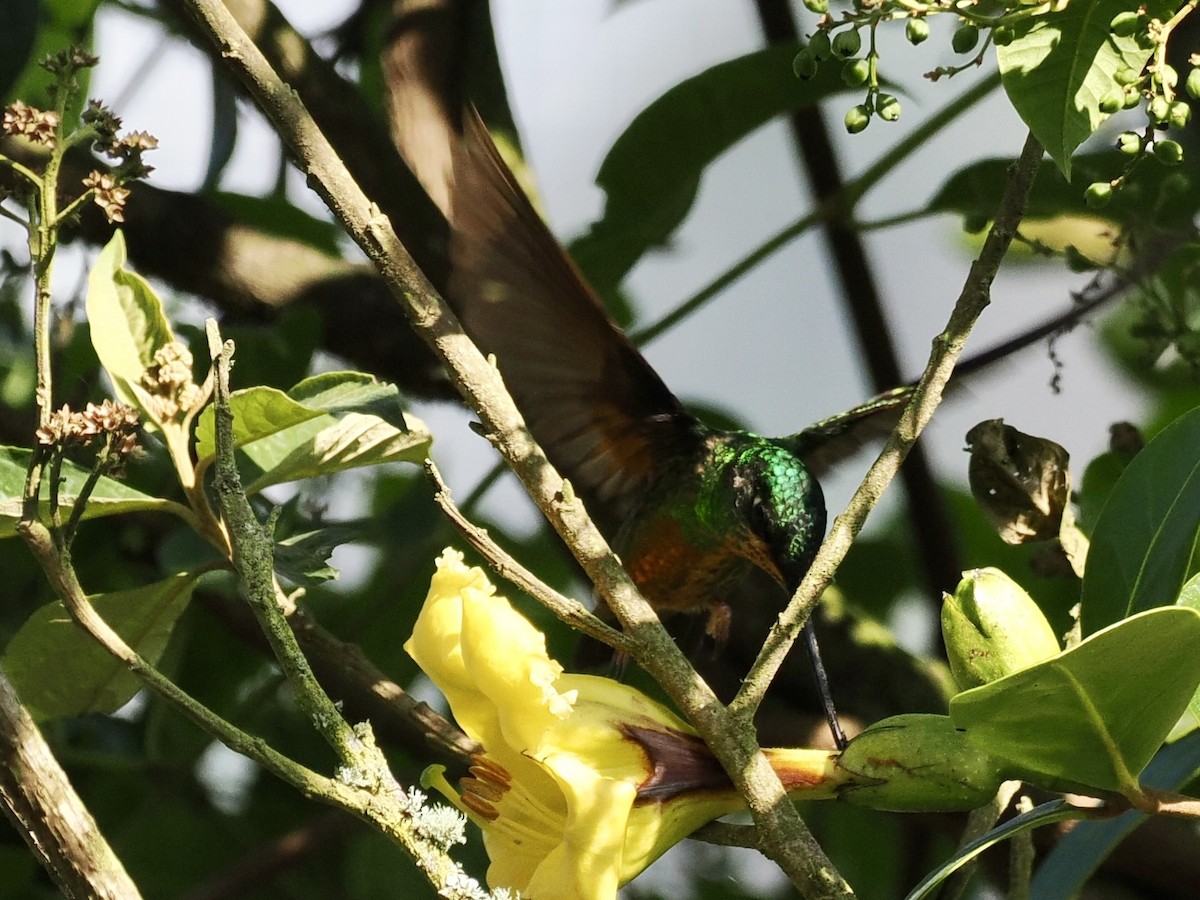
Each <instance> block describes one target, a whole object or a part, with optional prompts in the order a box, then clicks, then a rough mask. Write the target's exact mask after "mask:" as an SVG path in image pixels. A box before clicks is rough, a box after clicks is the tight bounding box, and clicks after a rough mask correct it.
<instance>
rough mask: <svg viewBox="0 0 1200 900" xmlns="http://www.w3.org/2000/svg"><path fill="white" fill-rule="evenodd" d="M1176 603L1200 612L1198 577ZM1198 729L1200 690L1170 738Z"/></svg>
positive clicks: (1190, 581) (1190, 583) (1188, 585)
mask: <svg viewBox="0 0 1200 900" xmlns="http://www.w3.org/2000/svg"><path fill="white" fill-rule="evenodd" d="M1176 602H1177V604H1178V605H1179V606H1186V607H1187V608H1188V609H1194V610H1196V612H1200V575H1193V576H1192V577H1191V578H1190V579H1188V582H1187V584H1185V585H1184V586H1183V589H1182V590H1181V591H1180V592H1179V599H1178V600H1177V601H1176ZM1198 728H1200V690H1197V691H1196V693H1195V694H1193V695H1192V699H1191V700H1189V701H1188V708H1187V712H1186V713H1184V715H1183V716H1182V717H1180V720H1179V722H1178V723H1177V724H1176V725H1175V729H1174V730H1173V731H1172V732H1171V737H1172V738H1173V739H1178V738H1181V737H1183V736H1184V735H1185V734H1191V733H1192V732H1193V731H1195V730H1196V729H1198Z"/></svg>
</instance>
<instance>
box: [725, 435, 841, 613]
mask: <svg viewBox="0 0 1200 900" xmlns="http://www.w3.org/2000/svg"><path fill="white" fill-rule="evenodd" d="M730 470H731V474H732V481H731V486H732V489H733V498H734V508H735V510H736V511H737V514H738V517H739V518H740V519H741V520H742V521H743V523H744V524H745V526H746V527H747V529H748V530H749V531H750V533H751V534H752V535H753V536H755V537H757V538H758V539H759V540H760V541H761V542H762V545H763V547H764V549H765V551H766V555H767V557H768V560H769V562H770V563H771V564H773V565H774V566H775V568H777V569H778V573H779V576H780V577H781V578H782V580H783V584H784V587H785V588H787V589H788V591H789V592H791V591H795V590H796V588H797V587H798V586H799V585H800V581H801V579H803V578H804V574H805V572H807V571H808V567H809V566H810V565H811V564H812V561H813V556H814V555H815V554H816V552H817V547H818V546H820V543H821V539H822V538H824V536H825V495H824V494H823V493H822V491H821V485H820V484H819V483H818V482H817V479H816V477H815V476H814V475H813V474H812V473H811V472H810V471H809V470H808V467H807V466H806V465H805V464H804V463H803V461H801V459H800V458H799V457H798V456H796V455H795V454H794V453H792V451H790V450H788V449H787V448H786V447H784V446H782V445H781V444H779V443H776V442H775V441H771V440H767V439H763V438H759V439H758V440H756V441H754V443H753V444H752V445H751V446H749V447H746V448H744V449H742V450H741V451H740V452H738V453H737V454H736V456H735V458H734V459H733V462H732V464H731V466H730Z"/></svg>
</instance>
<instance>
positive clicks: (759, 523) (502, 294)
mask: <svg viewBox="0 0 1200 900" xmlns="http://www.w3.org/2000/svg"><path fill="white" fill-rule="evenodd" d="M449 218H450V247H449V257H450V273H449V278H448V282H447V288H446V294H447V300H448V302H449V303H450V305H451V307H452V308H453V310H454V312H455V314H456V315H457V316H458V317H459V319H460V320H461V322H462V325H463V327H464V329H465V330H466V332H467V333H468V334H469V335H470V336H471V338H472V339H473V340H474V341H475V343H476V344H477V345H478V347H479V349H480V350H481V351H482V352H484V353H485V354H491V355H493V356H494V358H495V362H496V366H497V368H498V369H499V371H500V373H501V375H502V377H503V378H504V382H505V384H506V386H507V387H508V390H509V392H510V393H511V394H512V397H513V399H514V400H515V401H516V404H517V406H518V408H519V409H520V410H521V412H522V414H523V416H524V418H525V422H526V425H527V426H528V428H529V430H530V432H531V433H532V435H533V437H534V438H535V439H536V440H537V442H538V443H539V444H540V445H541V447H542V449H543V450H544V451H545V453H546V456H547V457H548V458H549V460H550V462H551V463H552V464H553V465H554V467H555V468H556V469H557V470H558V471H559V473H560V474H562V476H563V477H564V478H566V479H567V480H568V481H570V483H571V486H572V488H573V489H574V491H575V493H576V494H577V495H578V496H579V497H580V498H581V499H582V500H583V503H584V506H585V507H586V508H587V510H588V513H589V514H590V515H591V517H592V519H593V521H594V522H595V523H596V525H597V527H598V528H599V529H600V531H601V533H602V534H604V536H605V537H606V538H607V539H608V541H609V543H610V545H611V546H612V548H613V550H614V551H615V552H616V553H617V554H618V556H619V557H620V558H621V560H622V562H623V564H624V566H625V568H626V570H627V571H628V572H629V575H630V577H631V578H632V579H633V581H634V583H635V584H636V585H637V586H638V588H639V590H640V591H641V593H642V594H643V596H645V598H646V599H647V601H649V603H650V604H651V605H652V606H653V607H654V608H655V609H656V610H657V611H659V612H663V613H693V614H703V615H706V616H707V623H706V629H705V630H706V632H707V633H708V634H709V635H710V636H711V637H712V638H713V640H714V641H715V642H716V644H717V645H718V646H719V645H720V644H721V643H722V642H723V641H724V639H725V637H726V635H727V633H728V630H729V623H730V621H731V617H732V615H733V614H734V610H732V609H731V608H730V604H729V602H728V598H729V597H731V596H735V589H736V587H737V585H738V584H739V582H741V581H743V580H745V579H746V577H747V573H748V570H751V569H759V570H762V571H763V572H765V573H767V575H769V576H770V578H771V580H773V581H774V582H775V583H776V584H777V585H778V586H779V592H780V595H781V596H780V598H779V605H780V606H782V604H783V602H784V597H783V593H784V592H786V595H787V596H790V595H791V594H793V593H794V592H795V591H796V589H797V588H798V587H799V585H800V581H801V579H803V577H804V575H805V573H806V572H807V571H808V568H809V566H810V565H811V563H812V560H813V557H814V555H815V554H816V551H817V548H818V546H819V545H820V543H821V541H822V539H823V538H824V535H825V527H826V509H825V499H824V495H823V494H822V491H821V485H820V483H819V482H818V480H817V477H816V476H815V475H814V472H813V468H812V466H811V465H810V463H811V462H812V460H811V459H808V457H809V456H810V455H812V454H816V453H817V452H818V451H819V450H820V448H821V447H822V446H824V445H825V444H826V442H827V441H828V440H829V439H831V438H833V437H835V436H837V435H841V434H844V433H845V432H846V431H847V430H848V429H849V428H850V427H851V426H852V425H853V424H854V423H856V422H858V421H860V420H862V419H864V418H866V417H867V416H869V415H872V414H873V413H874V412H876V411H878V410H880V409H882V408H890V407H895V406H898V405H900V404H901V403H902V402H903V399H904V397H902V396H901V393H900V392H892V394H891V395H881V397H880V398H879V399H878V400H876V401H874V402H872V403H868V404H866V405H864V406H863V407H858V408H856V409H855V410H852V411H851V412H850V413H846V414H842V415H840V416H837V417H834V418H833V419H828V420H825V421H823V422H821V423H818V424H817V425H814V426H812V427H810V428H808V429H805V430H804V431H802V432H800V433H798V434H796V435H792V436H789V437H781V438H770V437H762V436H759V435H757V434H752V433H750V432H747V431H728V430H718V429H716V428H711V427H709V426H707V425H705V424H704V423H702V422H701V421H700V420H699V419H698V418H696V417H695V416H694V415H692V414H691V413H689V412H688V411H687V410H686V409H685V408H684V406H683V405H682V404H681V403H680V401H679V400H678V399H677V398H676V397H675V395H674V394H672V393H671V391H670V390H669V389H668V388H667V386H666V385H665V384H664V383H663V381H662V379H661V378H660V377H659V375H658V373H657V372H655V371H654V369H653V368H651V366H650V364H649V363H648V362H647V361H646V359H645V358H644V357H643V356H642V354H641V353H640V352H638V350H637V348H636V347H634V345H633V343H632V342H631V341H630V340H629V338H628V337H627V336H626V335H625V333H624V332H623V331H622V330H621V329H620V327H619V326H618V325H617V324H616V322H615V321H614V320H613V319H612V317H611V316H610V315H609V314H608V312H607V311H606V310H605V308H604V306H603V304H602V303H601V301H600V300H599V298H598V297H597V296H596V294H595V292H594V291H593V290H592V289H591V288H590V287H589V286H588V284H587V282H586V281H585V280H584V278H583V276H582V274H581V273H580V271H579V269H578V268H577V267H576V266H575V264H574V262H573V261H572V260H571V258H570V257H569V256H568V255H567V253H566V252H565V251H564V250H563V249H562V248H561V246H560V245H559V243H558V242H557V241H556V240H555V238H554V236H553V235H552V234H551V233H550V231H549V229H548V228H547V227H546V225H545V224H544V223H543V221H542V219H541V217H540V216H539V215H538V214H537V212H536V211H535V210H534V208H533V206H532V204H531V203H530V201H529V199H528V197H527V195H526V194H525V192H524V191H523V190H522V189H521V187H520V185H519V184H518V183H517V180H516V178H515V177H514V175H513V173H512V171H511V170H510V169H509V167H508V166H507V165H506V164H505V163H504V161H503V160H502V159H501V157H500V155H499V153H498V152H497V150H496V147H495V145H494V143H493V142H492V139H491V137H490V135H489V133H488V131H487V128H486V126H485V125H484V124H483V122H482V120H481V119H480V118H479V117H478V115H477V114H475V113H474V111H473V110H471V111H468V112H467V114H466V115H465V116H464V125H463V141H462V143H461V145H460V146H459V147H458V148H457V149H456V152H455V156H454V161H453V186H452V187H451V189H450V215H449ZM597 612H598V614H600V615H601V617H602V618H606V619H608V620H609V621H612V618H613V617H612V615H611V613H609V612H608V611H607V609H606V608H605V607H603V606H601V607H599V608H598V610H597ZM804 638H805V643H806V645H807V648H808V652H809V657H810V660H811V663H812V667H813V671H814V675H815V678H816V680H817V687H818V690H819V693H820V695H821V698H822V703H823V705H824V708H825V710H824V711H825V715H826V718H827V720H828V722H829V727H830V731H831V733H832V735H833V739H834V742H835V743H836V744H837V746H838V747H844V746H845V742H846V739H845V736H844V734H843V732H842V728H841V726H840V724H839V722H838V717H837V713H836V710H835V708H834V704H833V700H832V696H831V693H830V689H829V685H828V679H827V677H826V675H825V669H824V666H823V664H822V662H821V656H820V650H819V648H818V645H817V640H816V634H815V632H814V630H813V625H812V623H811V622H809V623H808V624H807V625H805V626H804Z"/></svg>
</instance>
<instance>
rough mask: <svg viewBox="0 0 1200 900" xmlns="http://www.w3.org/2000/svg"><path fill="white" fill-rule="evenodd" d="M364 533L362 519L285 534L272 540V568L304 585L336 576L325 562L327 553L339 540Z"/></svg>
mask: <svg viewBox="0 0 1200 900" xmlns="http://www.w3.org/2000/svg"><path fill="white" fill-rule="evenodd" d="M365 533H366V529H364V528H363V526H362V524H361V523H354V522H336V523H333V524H331V525H326V526H323V527H321V528H318V529H316V530H315V531H306V532H304V533H302V534H294V535H292V536H291V537H287V538H284V539H283V540H281V541H279V542H278V543H276V544H275V572H276V573H277V574H278V575H280V576H282V577H283V578H286V579H288V580H289V581H291V582H293V583H295V584H298V585H302V586H304V587H315V586H316V585H318V584H321V583H322V582H325V581H330V580H332V579H335V578H337V577H338V570H337V569H335V568H334V567H333V566H331V565H329V564H328V563H327V560H328V559H329V557H330V554H332V553H333V551H334V550H335V549H336V548H337V547H339V546H341V545H342V544H346V543H349V542H351V541H356V540H361V539H362V537H363V536H364V534H365Z"/></svg>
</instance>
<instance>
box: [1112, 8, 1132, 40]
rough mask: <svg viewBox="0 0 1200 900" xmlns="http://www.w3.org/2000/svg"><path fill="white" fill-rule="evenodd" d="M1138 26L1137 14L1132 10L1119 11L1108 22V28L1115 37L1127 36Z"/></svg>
mask: <svg viewBox="0 0 1200 900" xmlns="http://www.w3.org/2000/svg"><path fill="white" fill-rule="evenodd" d="M1137 27H1138V14H1137V13H1136V12H1133V11H1131V10H1130V11H1127V12H1120V13H1117V14H1116V15H1115V16H1113V19H1112V21H1111V22H1109V23H1108V30H1109V31H1111V32H1112V33H1113V34H1115V35H1116V36H1117V37H1129V36H1130V35H1131V34H1133V33H1134V32H1135V31H1137Z"/></svg>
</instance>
